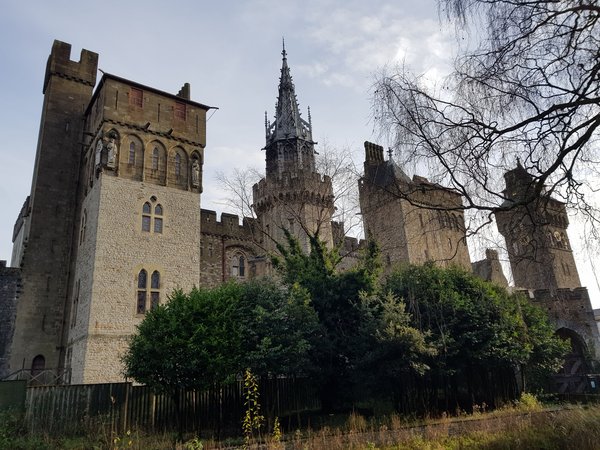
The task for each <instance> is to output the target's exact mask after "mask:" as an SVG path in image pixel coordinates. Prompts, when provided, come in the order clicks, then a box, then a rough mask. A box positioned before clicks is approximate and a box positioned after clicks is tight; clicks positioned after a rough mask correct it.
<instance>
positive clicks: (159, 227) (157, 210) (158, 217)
mask: <svg viewBox="0 0 600 450" xmlns="http://www.w3.org/2000/svg"><path fill="white" fill-rule="evenodd" d="M162 215H163V208H162V206H161V205H156V206H155V207H154V232H155V233H161V234H162V231H163V218H162Z"/></svg>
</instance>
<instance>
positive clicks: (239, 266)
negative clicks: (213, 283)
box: [231, 255, 246, 278]
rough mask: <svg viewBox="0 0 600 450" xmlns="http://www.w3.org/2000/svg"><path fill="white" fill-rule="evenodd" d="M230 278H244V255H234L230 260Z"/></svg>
mask: <svg viewBox="0 0 600 450" xmlns="http://www.w3.org/2000/svg"><path fill="white" fill-rule="evenodd" d="M231 276H232V277H235V278H243V277H244V276H246V259H245V258H244V255H235V256H234V257H233V258H232V259H231Z"/></svg>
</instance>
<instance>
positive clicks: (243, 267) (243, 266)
mask: <svg viewBox="0 0 600 450" xmlns="http://www.w3.org/2000/svg"><path fill="white" fill-rule="evenodd" d="M245 276H246V260H245V259H244V256H240V277H245Z"/></svg>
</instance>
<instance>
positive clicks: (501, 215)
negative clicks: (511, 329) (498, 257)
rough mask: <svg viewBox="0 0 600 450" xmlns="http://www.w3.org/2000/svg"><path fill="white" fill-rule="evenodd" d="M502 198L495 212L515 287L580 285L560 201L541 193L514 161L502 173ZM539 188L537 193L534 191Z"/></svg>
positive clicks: (565, 216) (566, 219)
mask: <svg viewBox="0 0 600 450" xmlns="http://www.w3.org/2000/svg"><path fill="white" fill-rule="evenodd" d="M504 178H505V180H506V189H505V190H504V196H505V197H506V201H505V202H504V204H503V205H502V206H504V207H505V209H504V210H500V211H498V212H497V213H496V221H497V224H498V229H499V231H500V233H501V234H502V236H504V239H505V240H506V246H507V250H508V257H509V260H510V265H511V269H512V273H513V277H514V281H515V286H516V287H520V288H525V289H550V290H555V289H559V288H578V287H581V282H580V280H579V273H578V272H577V266H576V265H575V259H574V257H573V251H572V250H571V245H570V243H569V238H568V235H567V227H568V225H569V219H568V217H567V211H566V208H565V205H564V203H562V202H560V201H558V200H556V199H554V198H552V197H550V196H549V195H546V194H544V193H543V189H541V190H540V189H537V188H538V186H537V185H536V183H535V182H534V181H533V177H532V176H531V175H530V174H529V173H528V172H527V171H526V170H525V168H523V166H522V165H521V164H520V163H518V164H517V167H516V168H514V169H513V170H510V171H508V172H506V174H504ZM538 191H540V192H541V194H536V192H538Z"/></svg>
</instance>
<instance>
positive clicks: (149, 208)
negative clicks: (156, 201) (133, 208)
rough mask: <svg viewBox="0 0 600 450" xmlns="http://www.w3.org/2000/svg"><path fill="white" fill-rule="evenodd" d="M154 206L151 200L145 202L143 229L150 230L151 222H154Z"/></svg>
mask: <svg viewBox="0 0 600 450" xmlns="http://www.w3.org/2000/svg"><path fill="white" fill-rule="evenodd" d="M151 213H152V206H151V205H150V203H149V202H146V203H144V206H143V207H142V231H148V232H149V231H150V224H151V223H152V214H151Z"/></svg>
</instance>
